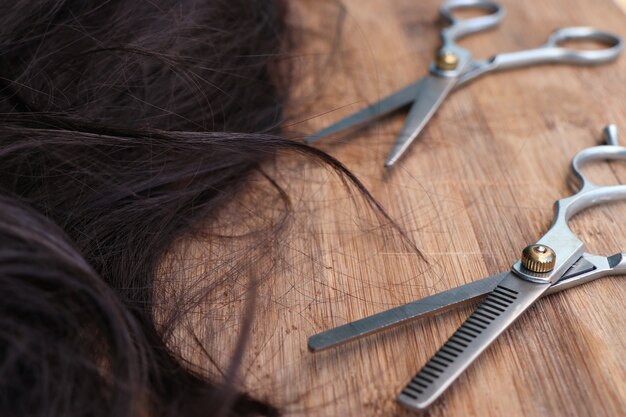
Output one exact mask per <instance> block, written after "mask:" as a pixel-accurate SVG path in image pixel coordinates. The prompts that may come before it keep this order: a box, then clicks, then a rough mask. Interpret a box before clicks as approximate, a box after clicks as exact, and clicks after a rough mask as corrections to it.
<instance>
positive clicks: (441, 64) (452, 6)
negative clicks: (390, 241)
mask: <svg viewBox="0 0 626 417" xmlns="http://www.w3.org/2000/svg"><path fill="white" fill-rule="evenodd" d="M459 9H479V10H481V11H485V12H486V13H488V14H486V15H482V16H478V17H473V18H469V19H464V20H461V19H457V18H455V17H454V15H453V13H454V11H455V10H459ZM440 14H441V16H442V17H443V18H444V19H445V20H446V21H448V22H449V23H450V25H449V26H448V27H446V28H444V29H443V30H442V31H441V42H442V46H441V48H440V49H439V51H438V52H437V55H436V59H435V62H434V63H432V64H431V66H430V72H429V74H428V75H426V76H425V77H424V78H422V79H421V80H418V81H416V82H414V83H413V84H411V85H409V86H407V87H404V88H403V89H401V90H399V91H397V92H395V93H393V94H391V95H389V96H387V97H385V98H383V99H381V100H380V101H378V102H376V103H374V104H371V105H369V106H367V107H366V108H364V109H363V110H360V111H358V112H356V113H353V114H352V115H349V116H347V117H345V118H344V119H341V120H339V121H338V122H336V123H334V124H332V125H330V126H328V127H326V128H324V129H322V130H320V131H318V132H316V133H314V134H312V135H310V136H308V137H307V138H305V142H307V143H313V142H315V141H317V140H318V139H320V138H322V137H324V136H328V135H331V134H333V133H336V132H339V131H341V130H344V129H347V128H350V127H355V126H358V125H361V124H363V123H365V122H368V121H370V120H373V119H376V118H378V117H381V116H383V115H385V114H387V113H390V112H392V111H394V110H396V109H399V108H401V107H403V106H406V105H409V104H411V103H412V106H411V110H410V111H409V114H408V116H407V119H406V122H405V124H404V126H403V127H402V130H401V131H400V134H399V135H398V137H397V139H396V142H395V144H394V145H393V147H392V148H391V152H390V153H389V156H388V157H387V160H386V162H385V166H387V167H389V166H391V165H393V164H394V163H395V162H396V161H397V160H398V159H399V158H400V157H401V156H402V154H404V152H405V151H406V150H407V149H408V147H409V145H410V144H411V143H412V142H413V141H414V140H415V138H417V136H418V135H419V134H420V132H421V131H422V129H423V128H424V126H426V123H428V121H429V120H430V119H431V118H432V117H433V115H434V113H435V112H436V111H437V109H438V108H439V106H441V104H442V102H443V100H444V99H445V98H446V97H447V96H448V94H450V92H451V91H452V90H453V89H455V88H458V87H461V86H463V85H465V84H467V83H468V82H469V81H472V80H473V79H475V78H477V77H479V76H481V75H484V74H487V73H490V72H492V71H497V70H505V69H511V68H518V67H523V66H529V65H536V64H546V63H566V64H579V65H580V64H599V63H604V62H609V61H612V60H614V59H615V58H617V56H618V55H619V54H620V53H621V51H622V49H623V42H622V39H621V38H620V37H619V36H617V35H614V34H612V33H608V32H604V31H601V30H597V29H593V28H589V27H571V28H565V29H558V30H556V31H555V32H554V33H552V35H551V36H550V37H549V39H548V41H547V43H546V44H545V45H543V46H541V47H539V48H536V49H529V50H526V51H518V52H511V53H502V54H497V55H494V56H492V57H491V58H488V59H486V60H474V59H473V58H472V54H471V52H470V51H469V50H467V49H465V48H461V47H460V46H458V45H457V44H456V41H457V40H458V39H459V38H462V37H464V36H467V35H470V34H472V33H476V32H481V31H484V30H487V29H490V28H493V27H495V26H497V25H498V24H499V23H500V22H501V21H502V18H503V17H504V8H503V7H502V6H501V5H499V4H498V3H495V2H493V1H489V0H449V1H446V2H444V3H443V5H442V6H441V8H440ZM571 40H574V41H594V42H597V43H600V44H602V45H605V46H606V47H605V48H604V49H593V50H577V49H568V48H564V47H561V46H559V45H560V44H562V43H564V42H566V41H571Z"/></svg>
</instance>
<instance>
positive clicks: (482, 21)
mask: <svg viewBox="0 0 626 417" xmlns="http://www.w3.org/2000/svg"><path fill="white" fill-rule="evenodd" d="M462 9H479V10H484V11H486V12H487V13H488V14H486V15H483V16H477V17H472V18H469V19H459V18H457V17H455V16H454V11H455V10H462ZM439 13H440V15H441V17H443V18H444V19H445V20H446V21H448V23H450V26H448V27H447V28H445V29H444V30H443V31H442V38H443V42H444V47H449V46H452V45H453V44H454V41H455V40H457V39H459V38H462V37H463V36H467V35H469V34H472V33H475V32H480V31H483V30H486V29H489V28H492V27H495V26H497V25H498V24H499V23H500V22H501V21H502V18H503V17H504V7H502V6H501V5H500V4H498V3H496V2H493V1H488V0H448V1H445V2H444V3H443V4H442V5H441V7H440V9H439Z"/></svg>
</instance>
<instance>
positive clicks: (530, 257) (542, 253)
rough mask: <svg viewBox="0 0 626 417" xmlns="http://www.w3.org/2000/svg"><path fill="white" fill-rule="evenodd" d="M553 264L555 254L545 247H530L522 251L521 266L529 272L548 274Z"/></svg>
mask: <svg viewBox="0 0 626 417" xmlns="http://www.w3.org/2000/svg"><path fill="white" fill-rule="evenodd" d="M555 263H556V253H554V251H553V250H552V249H551V248H549V247H548V246H546V245H530V246H526V247H525V248H524V250H523V251H522V266H523V267H524V268H526V269H527V270H529V271H531V272H537V273H545V272H550V271H552V270H553V269H554V265H555Z"/></svg>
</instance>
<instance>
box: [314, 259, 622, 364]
mask: <svg viewBox="0 0 626 417" xmlns="http://www.w3.org/2000/svg"><path fill="white" fill-rule="evenodd" d="M586 256H591V255H586ZM616 256H617V255H616ZM594 261H595V262H596V263H598V264H599V265H602V264H606V263H608V260H607V258H605V257H602V256H596V257H594ZM609 269H610V268H609ZM594 271H596V272H595V273H594ZM507 273H508V272H503V273H500V274H497V275H492V276H490V277H487V278H483V279H480V280H478V281H474V282H470V283H468V284H464V285H461V286H458V287H456V288H451V289H449V290H446V291H442V292H439V293H437V294H434V295H431V296H428V297H425V298H421V299H419V300H416V301H412V302H410V303H407V304H404V305H401V306H398V307H394V308H391V309H389V310H386V311H382V312H380V313H377V314H373V315H371V316H368V317H365V318H362V319H360V320H356V321H353V322H351V323H347V324H344V325H342V326H337V327H335V328H333V329H330V330H326V331H325V332H321V333H318V334H316V335H313V336H311V337H309V350H310V351H311V352H320V351H322V350H325V349H328V348H331V347H334V346H338V345H341V344H343V343H346V342H349V341H351V340H355V339H360V338H361V337H364V336H367V335H370V334H373V333H377V332H380V331H383V330H386V329H390V328H392V327H396V326H399V325H401V324H404V323H407V322H409V321H411V320H416V319H422V318H426V317H430V316H433V315H435V314H438V313H441V312H444V311H446V310H449V309H451V308H454V307H459V306H462V305H466V304H470V303H473V302H477V301H479V300H480V299H482V298H483V297H484V296H486V295H487V294H489V293H490V292H491V291H493V290H494V289H495V288H496V285H498V283H499V282H500V281H502V279H504V278H505V276H506V275H507ZM609 273H610V272H609ZM606 274H607V268H599V267H598V266H596V265H594V263H591V262H589V261H588V260H587V259H585V258H584V257H581V258H580V259H579V260H578V261H576V262H575V263H574V265H572V266H571V268H570V269H568V270H567V272H566V273H565V274H564V275H563V277H561V279H560V280H559V281H558V282H556V283H555V284H554V285H552V286H551V287H550V290H549V291H548V292H547V293H546V295H547V294H548V293H549V294H552V293H555V292H558V291H561V290H563V289H567V288H570V287H573V286H576V285H579V284H580V283H585V282H588V281H590V280H592V279H594V278H596V275H597V276H604V275H606ZM574 278H576V279H574Z"/></svg>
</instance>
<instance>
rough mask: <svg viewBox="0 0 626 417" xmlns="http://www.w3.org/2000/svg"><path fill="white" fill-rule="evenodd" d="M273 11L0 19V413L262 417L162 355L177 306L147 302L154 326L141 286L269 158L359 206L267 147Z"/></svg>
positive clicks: (179, 10) (276, 97)
mask: <svg viewBox="0 0 626 417" xmlns="http://www.w3.org/2000/svg"><path fill="white" fill-rule="evenodd" d="M285 13H286V10H285V6H284V4H283V3H282V2H281V1H279V0H272V1H269V0H212V1H199V0H186V1H183V2H180V1H174V0H171V1H165V0H163V1H147V0H146V1H117V0H111V1H86V0H46V1H41V0H38V1H28V0H22V1H17V2H13V3H11V5H6V7H5V8H4V9H3V13H2V15H1V16H0V138H1V139H0V195H1V197H0V213H1V214H2V215H1V216H0V294H1V297H2V301H1V302H0V415H3V416H21V415H24V416H26V415H28V416H44V415H45V416H51V415H63V416H78V415H81V416H113V415H115V416H131V415H132V416H137V415H150V416H180V415H184V416H196V415H198V416H199V415H224V416H225V415H240V416H243V415H256V414H265V415H274V414H277V410H276V409H274V408H273V407H272V406H270V405H268V404H265V403H264V402H261V401H257V400H255V399H253V398H250V397H249V396H247V395H246V394H242V393H238V392H236V391H234V389H233V388H232V384H231V383H230V382H232V381H229V374H228V373H227V374H226V376H225V377H224V380H215V381H214V380H210V379H208V378H207V376H206V375H200V374H199V373H196V372H195V371H194V370H193V369H192V368H191V367H190V366H188V364H187V363H186V362H185V360H184V359H183V358H182V357H180V355H178V354H177V353H176V352H174V351H172V349H171V347H170V346H168V344H167V343H166V340H165V337H164V335H165V334H167V333H168V332H169V331H170V330H171V326H173V324H172V323H175V318H176V316H177V314H179V312H178V310H177V309H178V308H180V306H181V304H180V303H179V301H180V300H171V302H168V303H166V304H165V305H163V304H159V306H158V315H159V320H158V321H157V320H156V319H155V316H156V313H157V311H156V310H157V306H156V302H155V299H156V298H157V296H158V294H156V293H155V291H156V289H155V288H156V287H155V280H156V279H157V277H158V276H159V274H160V269H159V268H160V267H161V263H162V262H163V259H164V257H165V256H166V255H167V253H168V251H169V250H170V249H171V248H172V245H173V244H174V243H175V242H176V241H177V240H178V239H180V238H181V237H183V236H185V235H187V234H189V233H192V232H193V231H194V230H197V229H198V228H199V226H200V225H201V224H203V222H205V221H206V220H207V219H211V218H212V216H214V215H215V213H217V211H218V210H219V209H220V208H221V207H222V206H223V205H224V203H225V202H227V201H229V200H230V199H231V198H232V197H233V195H235V194H236V193H237V192H238V191H239V190H240V189H241V188H242V187H243V186H244V184H245V183H246V178H249V176H250V175H251V174H252V173H254V172H260V171H259V167H260V165H261V164H262V163H264V162H266V161H268V160H270V159H272V158H273V157H274V156H275V155H276V154H277V153H279V152H284V151H289V150H290V151H293V152H296V153H301V154H306V155H308V156H310V157H312V158H315V159H317V160H320V161H322V162H323V163H325V164H328V165H329V166H331V167H332V168H334V169H336V170H338V171H340V172H342V175H344V176H346V177H345V178H347V179H348V180H351V181H353V182H354V183H355V184H356V185H357V187H359V188H360V189H361V191H363V192H365V191H364V189H362V187H361V186H360V184H359V183H358V181H356V179H355V178H354V177H352V176H351V175H350V173H349V172H347V171H345V170H344V168H343V167H342V166H341V165H340V164H339V163H338V162H337V161H335V160H334V159H332V158H330V157H329V156H327V155H326V154H324V153H322V152H320V151H316V150H314V149H312V148H308V147H306V146H304V145H301V144H299V143H297V142H294V141H290V140H287V139H284V138H281V137H280V136H277V134H278V128H279V125H280V122H281V114H282V109H281V106H282V104H283V101H284V94H285V92H286V87H287V85H286V82H285V80H288V78H289V73H288V71H287V70H285V65H283V64H284V63H281V58H282V57H283V55H282V54H283V53H284V51H285V45H288V44H289V37H288V36H287V35H288V33H287V32H286V28H285V19H284V18H285ZM268 180H269V181H270V183H272V182H271V179H269V178H268ZM273 186H275V187H277V185H276V184H273ZM278 190H279V192H278V193H277V195H278V198H279V199H281V200H282V201H283V202H286V201H287V200H288V198H287V196H286V195H285V194H284V193H283V192H281V191H280V189H278ZM370 202H371V203H372V204H374V205H375V203H374V202H373V200H370ZM207 279H210V277H207ZM160 298H163V297H162V295H161V296H160ZM234 356H235V357H236V355H234ZM235 362H236V361H235ZM236 366H237V364H236V363H234V365H233V369H234V368H236Z"/></svg>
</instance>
